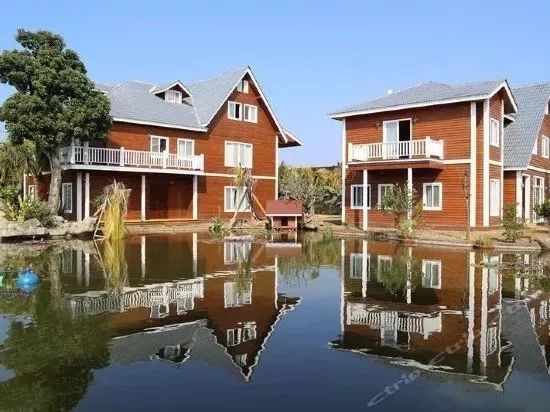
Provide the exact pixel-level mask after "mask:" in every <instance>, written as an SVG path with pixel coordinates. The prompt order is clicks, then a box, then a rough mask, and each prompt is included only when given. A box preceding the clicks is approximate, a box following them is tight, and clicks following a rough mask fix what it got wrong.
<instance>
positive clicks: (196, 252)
mask: <svg viewBox="0 0 550 412" xmlns="http://www.w3.org/2000/svg"><path fill="white" fill-rule="evenodd" d="M198 240H199V239H198V235H197V234H196V233H193V251H192V257H193V276H197V271H198V260H199V242H198Z"/></svg>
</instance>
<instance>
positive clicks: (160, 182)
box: [147, 178, 168, 219]
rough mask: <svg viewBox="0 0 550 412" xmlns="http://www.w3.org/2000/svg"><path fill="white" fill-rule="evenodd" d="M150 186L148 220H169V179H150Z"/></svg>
mask: <svg viewBox="0 0 550 412" xmlns="http://www.w3.org/2000/svg"><path fill="white" fill-rule="evenodd" d="M148 180H149V182H148V183H149V184H148V189H149V190H148V193H147V195H148V202H147V203H148V208H147V219H167V218H168V179H166V178H150V179H148Z"/></svg>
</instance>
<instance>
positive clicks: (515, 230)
mask: <svg viewBox="0 0 550 412" xmlns="http://www.w3.org/2000/svg"><path fill="white" fill-rule="evenodd" d="M500 224H501V225H502V229H503V233H502V234H503V235H504V238H505V239H506V241H508V242H515V241H516V240H518V239H519V238H520V237H522V236H523V231H524V230H525V220H524V219H523V218H522V217H518V216H517V203H509V204H507V205H504V207H503V208H502V219H501V221H500Z"/></svg>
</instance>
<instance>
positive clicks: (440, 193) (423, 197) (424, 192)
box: [422, 182, 443, 211]
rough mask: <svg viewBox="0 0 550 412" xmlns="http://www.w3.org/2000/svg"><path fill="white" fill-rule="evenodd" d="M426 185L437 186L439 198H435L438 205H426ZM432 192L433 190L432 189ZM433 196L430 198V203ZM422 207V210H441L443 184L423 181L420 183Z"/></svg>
mask: <svg viewBox="0 0 550 412" xmlns="http://www.w3.org/2000/svg"><path fill="white" fill-rule="evenodd" d="M428 186H438V187H439V198H438V199H437V201H438V203H439V206H428V198H427V194H426V192H427V188H428ZM432 193H433V190H432ZM434 200H435V198H432V204H433V201H434ZM422 209H424V210H439V211H441V210H443V184H442V183H441V182H432V183H424V184H423V185H422Z"/></svg>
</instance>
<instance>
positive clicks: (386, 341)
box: [380, 328, 397, 346]
mask: <svg viewBox="0 0 550 412" xmlns="http://www.w3.org/2000/svg"><path fill="white" fill-rule="evenodd" d="M396 343H397V331H396V330H395V329H386V328H380V345H381V346H394V345H395V344H396Z"/></svg>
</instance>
